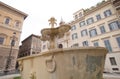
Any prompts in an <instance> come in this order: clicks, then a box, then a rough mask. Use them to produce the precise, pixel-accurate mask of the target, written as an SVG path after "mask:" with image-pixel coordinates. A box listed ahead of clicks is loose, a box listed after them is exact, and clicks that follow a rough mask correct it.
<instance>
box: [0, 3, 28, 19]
mask: <svg viewBox="0 0 120 79" xmlns="http://www.w3.org/2000/svg"><path fill="white" fill-rule="evenodd" d="M0 6H4V7H6V8H9V9H10V10H13V11H15V12H17V13H19V14H21V15H23V16H24V19H25V18H26V17H27V16H28V14H26V13H24V12H22V11H20V10H17V9H15V8H13V7H11V6H9V5H7V4H5V3H3V2H1V1H0Z"/></svg>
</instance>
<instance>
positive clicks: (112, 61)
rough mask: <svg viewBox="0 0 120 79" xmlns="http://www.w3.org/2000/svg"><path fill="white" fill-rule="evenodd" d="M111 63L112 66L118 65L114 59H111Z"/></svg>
mask: <svg viewBox="0 0 120 79" xmlns="http://www.w3.org/2000/svg"><path fill="white" fill-rule="evenodd" d="M110 62H111V65H117V63H116V60H115V58H114V57H110Z"/></svg>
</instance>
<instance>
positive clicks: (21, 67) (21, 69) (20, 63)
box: [19, 61, 23, 72]
mask: <svg viewBox="0 0 120 79" xmlns="http://www.w3.org/2000/svg"><path fill="white" fill-rule="evenodd" d="M19 70H20V71H21V72H22V71H23V62H22V61H19Z"/></svg>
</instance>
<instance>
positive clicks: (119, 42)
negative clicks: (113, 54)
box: [116, 37, 120, 48]
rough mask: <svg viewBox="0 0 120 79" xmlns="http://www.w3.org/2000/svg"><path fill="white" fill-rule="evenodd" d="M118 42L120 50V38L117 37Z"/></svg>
mask: <svg viewBox="0 0 120 79" xmlns="http://www.w3.org/2000/svg"><path fill="white" fill-rule="evenodd" d="M116 41H117V44H118V46H119V48H120V37H116Z"/></svg>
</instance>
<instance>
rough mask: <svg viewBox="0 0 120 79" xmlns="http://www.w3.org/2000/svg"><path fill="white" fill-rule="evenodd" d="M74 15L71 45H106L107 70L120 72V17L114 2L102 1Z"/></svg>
mask: <svg viewBox="0 0 120 79" xmlns="http://www.w3.org/2000/svg"><path fill="white" fill-rule="evenodd" d="M119 5H120V4H119ZM73 16H74V20H73V21H72V22H71V23H70V24H71V26H72V29H71V31H70V42H69V47H75V46H77V47H82V46H95V47H98V46H100V47H106V48H107V49H108V54H107V56H106V62H105V72H120V62H119V61H120V22H119V19H120V17H119V15H118V10H117V9H116V8H115V6H114V5H113V2H112V1H110V0H108V1H102V2H101V3H98V4H97V5H96V6H93V7H91V8H89V9H86V10H84V9H81V10H79V11H77V12H75V13H74V14H73Z"/></svg>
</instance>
